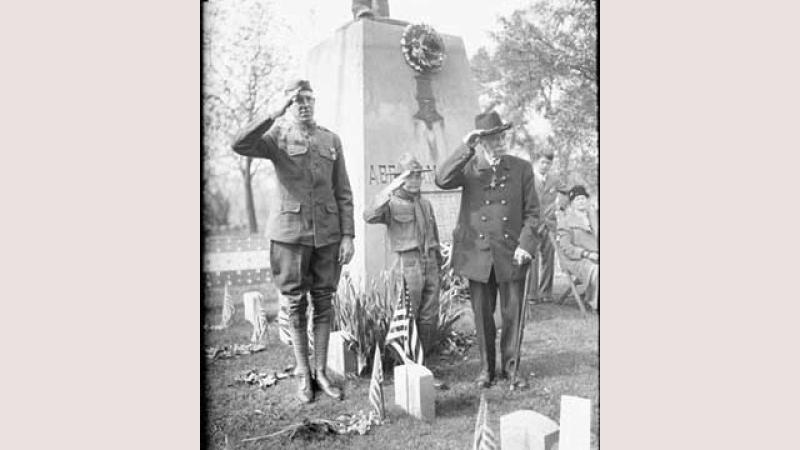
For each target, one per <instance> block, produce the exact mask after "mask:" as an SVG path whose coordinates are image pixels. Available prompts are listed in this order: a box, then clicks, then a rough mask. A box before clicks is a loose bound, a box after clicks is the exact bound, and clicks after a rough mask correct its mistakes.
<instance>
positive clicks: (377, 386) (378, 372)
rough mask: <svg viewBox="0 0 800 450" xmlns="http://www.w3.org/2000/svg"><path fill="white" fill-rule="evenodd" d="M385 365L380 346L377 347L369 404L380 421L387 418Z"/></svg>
mask: <svg viewBox="0 0 800 450" xmlns="http://www.w3.org/2000/svg"><path fill="white" fill-rule="evenodd" d="M381 383H383V363H382V362H381V349H380V346H378V345H376V346H375V361H374V362H373V363H372V379H371V380H370V382H369V402H370V404H371V405H372V410H373V411H375V414H376V415H377V416H378V418H379V419H380V420H383V419H384V418H385V417H386V409H385V407H384V402H383V386H382V385H381Z"/></svg>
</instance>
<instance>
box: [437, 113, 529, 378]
mask: <svg viewBox="0 0 800 450" xmlns="http://www.w3.org/2000/svg"><path fill="white" fill-rule="evenodd" d="M475 128H476V129H475V130H473V131H471V132H470V133H469V134H467V136H466V137H465V138H464V143H463V144H462V145H460V146H459V147H458V149H456V151H455V152H454V153H453V154H452V155H451V156H450V157H449V158H448V159H447V160H446V161H445V162H444V164H442V165H441V167H439V169H438V171H437V173H436V185H437V186H439V187H440V188H442V189H456V188H459V187H461V188H463V193H462V195H461V210H460V213H459V218H458V224H457V225H456V228H455V230H454V231H453V264H454V267H455V270H456V272H457V273H458V274H460V275H463V276H464V277H466V278H467V279H469V286H470V293H471V297H472V299H471V300H472V310H473V312H474V313H475V326H476V328H477V334H478V346H479V349H480V357H481V371H480V374H479V375H478V378H477V379H476V383H477V384H478V386H479V387H482V388H485V387H489V386H490V385H492V384H493V383H494V381H495V362H496V357H495V342H494V341H495V336H496V329H495V324H494V318H493V315H492V314H493V312H494V309H495V304H496V298H497V292H498V291H499V292H500V308H501V312H502V317H503V330H502V335H501V337H500V350H501V361H502V369H501V373H500V376H501V377H506V376H507V375H508V373H509V371H510V370H511V369H512V368H513V367H512V364H513V362H514V353H515V345H516V342H515V341H516V333H517V330H518V327H519V326H520V325H521V324H520V320H522V318H521V317H520V316H521V312H522V304H523V303H522V302H523V301H524V292H523V291H524V280H525V272H526V271H527V268H528V267H527V265H526V263H528V262H529V261H530V260H531V258H532V255H533V254H535V252H536V248H537V246H538V243H539V238H538V237H537V234H536V230H537V228H538V226H539V223H538V222H539V200H538V197H537V195H536V188H535V182H534V177H533V170H532V169H531V165H530V163H528V162H527V161H525V160H523V159H520V158H517V157H515V156H511V155H506V154H505V151H506V148H505V141H504V132H505V131H506V130H508V129H509V128H511V124H506V123H502V121H501V120H500V116H499V115H498V114H497V113H496V112H494V111H492V112H489V113H485V114H480V115H478V116H477V117H476V118H475ZM478 144H480V147H481V150H480V151H477V152H476V146H478ZM513 369H516V368H513Z"/></svg>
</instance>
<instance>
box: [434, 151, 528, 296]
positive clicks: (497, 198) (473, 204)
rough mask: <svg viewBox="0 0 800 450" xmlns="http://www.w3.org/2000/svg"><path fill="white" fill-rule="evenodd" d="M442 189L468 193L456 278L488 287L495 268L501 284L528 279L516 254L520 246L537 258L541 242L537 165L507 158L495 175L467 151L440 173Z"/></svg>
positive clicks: (457, 234)
mask: <svg viewBox="0 0 800 450" xmlns="http://www.w3.org/2000/svg"><path fill="white" fill-rule="evenodd" d="M493 180H494V183H492V181H493ZM436 185H437V186H439V187H440V188H442V189H456V188H459V187H460V188H463V192H462V194H461V209H460V212H459V216H458V224H457V225H456V228H455V230H454V231H453V264H454V268H455V270H456V272H457V273H458V274H460V275H463V276H465V277H467V278H468V279H470V280H475V281H479V282H483V283H486V282H488V281H489V275H490V274H491V270H492V267H494V271H495V280H496V281H497V282H500V283H502V282H506V281H511V280H519V279H524V278H525V270H523V269H524V268H525V266H518V265H515V264H513V259H514V250H515V249H516V248H517V246H519V247H521V248H522V249H523V250H525V251H527V252H528V253H529V254H531V255H532V256H533V255H536V247H537V245H538V242H539V240H538V237H537V235H536V229H537V227H538V225H539V198H538V196H537V195H536V187H535V183H534V178H533V169H532V168H531V164H530V163H529V162H527V161H525V160H523V159H521V158H517V157H515V156H511V155H503V156H502V157H501V158H500V162H499V163H498V164H497V166H496V168H495V169H492V167H491V166H490V165H489V163H488V162H487V161H486V158H484V157H483V155H482V154H480V155H476V154H475V149H473V148H470V147H467V146H466V145H461V146H459V148H458V149H456V151H455V152H453V154H452V155H450V157H449V158H447V160H446V161H445V162H444V163H443V164H442V165H441V166H440V167H439V168H438V170H437V172H436Z"/></svg>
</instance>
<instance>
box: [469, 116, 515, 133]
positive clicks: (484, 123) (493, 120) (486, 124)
mask: <svg viewBox="0 0 800 450" xmlns="http://www.w3.org/2000/svg"><path fill="white" fill-rule="evenodd" d="M511 126H512V124H511V123H510V122H503V121H502V120H500V115H499V114H497V112H496V111H490V112H486V113H482V114H478V115H477V116H475V129H476V130H482V131H481V133H480V136H481V137H483V136H490V135H493V134H497V133H502V132H503V131H506V130H508V129H509V128H511Z"/></svg>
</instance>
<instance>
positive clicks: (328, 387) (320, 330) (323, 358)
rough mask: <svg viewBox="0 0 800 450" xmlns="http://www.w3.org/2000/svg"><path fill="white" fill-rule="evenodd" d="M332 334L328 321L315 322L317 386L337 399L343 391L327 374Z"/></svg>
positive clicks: (315, 375) (315, 376) (340, 397)
mask: <svg viewBox="0 0 800 450" xmlns="http://www.w3.org/2000/svg"><path fill="white" fill-rule="evenodd" d="M330 334H331V324H330V323H327V322H320V323H314V360H315V363H316V371H315V374H314V378H315V379H316V382H317V387H318V388H319V389H320V390H321V391H322V392H324V393H325V394H326V395H327V396H328V397H331V398H333V399H335V400H341V399H342V391H341V390H340V389H339V388H337V387H336V386H334V385H333V384H332V383H331V381H330V380H329V379H328V377H327V375H325V366H326V365H327V363H328V339H329V338H330Z"/></svg>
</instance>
